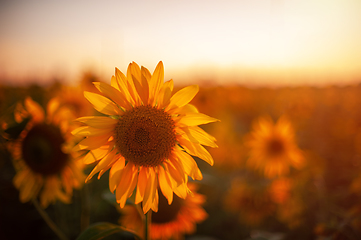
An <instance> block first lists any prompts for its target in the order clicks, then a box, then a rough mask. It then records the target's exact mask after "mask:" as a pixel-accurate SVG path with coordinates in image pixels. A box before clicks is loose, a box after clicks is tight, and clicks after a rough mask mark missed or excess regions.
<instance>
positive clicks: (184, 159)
mask: <svg viewBox="0 0 361 240" xmlns="http://www.w3.org/2000/svg"><path fill="white" fill-rule="evenodd" d="M174 151H175V152H176V153H177V156H178V158H179V160H180V162H181V163H182V165H183V167H184V171H185V173H186V174H187V175H188V176H190V177H191V178H192V179H193V180H194V179H197V180H202V179H203V176H202V173H201V171H200V170H199V168H198V165H197V163H196V161H194V159H193V158H192V157H191V156H189V155H188V154H187V153H185V152H183V151H182V150H180V149H178V148H176V149H175V150H174Z"/></svg>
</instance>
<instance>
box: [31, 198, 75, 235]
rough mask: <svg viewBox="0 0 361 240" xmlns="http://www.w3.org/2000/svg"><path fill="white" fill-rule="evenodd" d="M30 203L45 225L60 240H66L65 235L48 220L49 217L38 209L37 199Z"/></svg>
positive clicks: (41, 209)
mask: <svg viewBox="0 0 361 240" xmlns="http://www.w3.org/2000/svg"><path fill="white" fill-rule="evenodd" d="M32 203H33V204H34V206H35V208H36V210H37V211H38V213H39V214H40V216H41V217H42V218H43V219H44V221H45V222H46V224H47V225H48V226H49V227H50V228H51V230H53V232H54V233H55V234H56V235H57V236H58V238H59V239H61V240H68V238H67V237H66V236H65V234H64V233H63V232H62V231H61V230H60V229H59V228H58V227H57V226H56V224H55V223H54V222H53V221H52V220H51V219H50V217H49V215H48V214H47V213H46V212H45V210H44V209H43V208H41V207H40V205H39V202H38V200H37V199H32Z"/></svg>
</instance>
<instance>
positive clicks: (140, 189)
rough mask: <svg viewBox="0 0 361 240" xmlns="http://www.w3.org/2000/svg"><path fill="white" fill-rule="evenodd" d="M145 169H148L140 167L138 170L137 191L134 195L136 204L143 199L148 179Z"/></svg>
mask: <svg viewBox="0 0 361 240" xmlns="http://www.w3.org/2000/svg"><path fill="white" fill-rule="evenodd" d="M147 169H148V168H147V167H142V168H141V169H140V171H139V176H138V185H137V192H136V195H135V204H138V203H140V202H141V201H143V198H144V193H145V188H146V186H147V181H148V171H147Z"/></svg>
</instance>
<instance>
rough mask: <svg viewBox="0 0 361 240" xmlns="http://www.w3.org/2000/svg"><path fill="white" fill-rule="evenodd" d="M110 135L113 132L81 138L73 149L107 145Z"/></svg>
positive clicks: (91, 148) (89, 148)
mask: <svg viewBox="0 0 361 240" xmlns="http://www.w3.org/2000/svg"><path fill="white" fill-rule="evenodd" d="M110 136H111V134H105V135H100V136H91V137H87V138H85V139H83V140H81V141H80V142H79V143H78V144H77V145H75V147H73V149H72V151H80V150H84V149H88V150H94V149H97V148H99V147H100V146H103V145H105V144H106V143H107V142H108V140H109V138H110Z"/></svg>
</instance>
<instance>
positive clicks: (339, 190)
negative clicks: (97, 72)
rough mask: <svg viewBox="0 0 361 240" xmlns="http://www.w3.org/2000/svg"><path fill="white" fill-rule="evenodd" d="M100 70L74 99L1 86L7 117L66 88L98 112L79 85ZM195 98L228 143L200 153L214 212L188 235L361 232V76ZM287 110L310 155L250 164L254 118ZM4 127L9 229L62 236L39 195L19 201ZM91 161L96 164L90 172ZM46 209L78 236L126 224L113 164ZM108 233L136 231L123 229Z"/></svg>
mask: <svg viewBox="0 0 361 240" xmlns="http://www.w3.org/2000/svg"><path fill="white" fill-rule="evenodd" d="M94 78H95V77H94V76H93V75H91V74H89V75H87V76H84V80H83V81H82V84H80V85H79V86H77V87H76V88H75V89H76V90H77V91H76V94H75V93H74V94H69V96H71V98H70V97H68V98H67V94H64V92H66V91H69V88H68V87H67V86H65V85H63V84H62V83H59V82H57V83H54V84H52V85H49V86H38V85H29V86H22V87H20V86H12V85H0V113H1V116H0V117H1V124H4V122H11V121H13V119H12V118H13V115H12V112H13V110H14V106H15V104H16V103H17V102H18V101H22V100H23V99H24V98H25V96H31V97H32V99H33V100H34V101H37V102H38V103H39V104H41V105H42V106H45V104H46V102H47V101H48V100H49V99H50V98H51V97H52V96H63V98H64V99H67V101H68V102H69V105H71V106H72V107H74V108H75V109H77V111H80V110H83V111H91V110H89V105H88V103H87V102H86V101H84V99H83V95H82V91H80V90H85V89H87V90H89V89H91V88H92V85H90V84H88V83H89V82H92V81H94V80H95V79H94ZM93 90H94V89H93ZM94 91H95V90H94ZM192 104H194V105H195V106H196V107H197V108H198V109H199V110H200V111H201V112H202V113H205V114H207V115H209V116H212V117H214V118H217V119H219V120H220V122H218V123H212V124H208V125H206V126H204V127H203V128H204V129H205V130H206V131H207V132H208V133H210V134H211V135H212V136H214V137H215V138H216V139H217V145H218V146H219V147H218V148H215V149H208V150H209V152H210V153H211V154H212V156H213V158H214V161H215V164H214V166H209V165H208V164H206V163H204V162H203V161H200V160H199V159H196V161H197V163H198V166H199V168H200V170H201V171H202V173H203V177H204V178H203V180H201V181H196V182H197V184H198V193H200V194H202V195H204V196H205V198H206V201H205V203H204V204H203V208H204V210H205V211H206V212H207V214H208V217H207V218H206V219H205V220H204V221H203V222H200V223H198V224H197V225H196V231H195V232H194V233H193V234H190V235H185V236H184V239H189V240H196V239H210V240H212V239H247V240H248V239H254V240H256V239H257V240H261V239H270V240H278V239H279V240H281V239H284V240H286V239H296V240H297V239H300V240H301V239H320V240H321V239H360V238H361V230H360V229H361V204H360V202H361V201H360V200H361V110H360V106H361V85H353V86H343V87H340V86H325V87H309V86H299V87H279V88H267V87H258V88H250V87H245V86H241V85H226V86H219V85H212V84H211V85H209V84H200V91H199V93H198V94H197V96H196V97H195V98H194V99H193V101H192ZM87 109H88V110H87ZM282 116H286V117H287V119H288V121H289V122H290V124H291V126H292V129H293V132H294V136H293V139H294V141H295V143H296V144H297V147H298V148H299V149H300V150H301V151H302V154H303V155H302V156H303V164H302V166H301V167H297V168H294V167H292V166H291V167H290V170H289V172H288V173H287V174H282V175H278V176H275V177H271V178H270V177H267V176H264V175H263V174H262V172H259V171H255V170H254V169H251V168H248V167H247V161H248V157H249V149H248V148H247V144H246V143H247V139H248V136H249V135H250V133H251V132H252V130H253V126H254V123H255V122H257V121H258V120H259V119H262V118H269V119H272V120H273V122H275V123H276V122H277V120H278V119H280V118H281V117H282ZM21 127H22V126H21V125H19V126H17V128H13V129H12V132H11V134H14V135H16V134H17V133H18V132H19V131H21ZM4 136H5V135H3V134H2V135H1V139H0V236H1V237H0V238H1V239H6V240H7V239H25V238H27V237H29V236H31V238H33V239H57V236H56V235H55V234H54V233H53V232H52V231H51V229H50V228H49V227H48V226H47V225H46V223H45V222H44V221H43V219H42V218H41V216H40V215H39V213H38V212H37V211H36V209H35V208H34V206H33V205H32V204H31V203H20V202H19V193H18V191H17V190H16V189H15V188H14V186H13V183H12V179H13V177H14V174H15V170H14V168H13V166H12V160H11V155H10V153H9V151H8V149H7V148H6V141H7V139H6V138H5V137H4ZM285 141H287V140H285ZM284 164H286V163H284ZM90 170H91V166H90V167H88V168H86V169H85V173H86V174H88V173H89V172H90ZM46 212H47V213H48V215H49V216H50V218H52V219H53V220H54V222H55V223H56V224H57V225H58V227H59V228H60V229H61V230H62V231H63V232H64V234H65V235H66V236H67V237H68V238H69V239H76V238H77V237H78V236H79V234H80V233H81V232H82V231H83V230H85V229H86V228H87V227H88V226H89V225H90V224H93V223H97V222H109V223H114V224H118V223H119V218H120V216H121V214H122V213H121V212H120V211H118V209H117V207H116V204H115V198H114V196H113V195H112V194H111V193H109V189H108V173H107V172H106V173H105V174H104V176H102V177H101V178H100V179H99V180H96V181H91V182H90V183H88V184H85V185H84V187H83V188H81V189H80V190H75V191H74V195H73V199H72V202H71V204H63V203H61V202H56V204H53V205H51V206H49V207H48V208H46ZM105 239H132V238H131V236H128V235H124V234H123V235H117V236H110V237H108V238H105Z"/></svg>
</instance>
